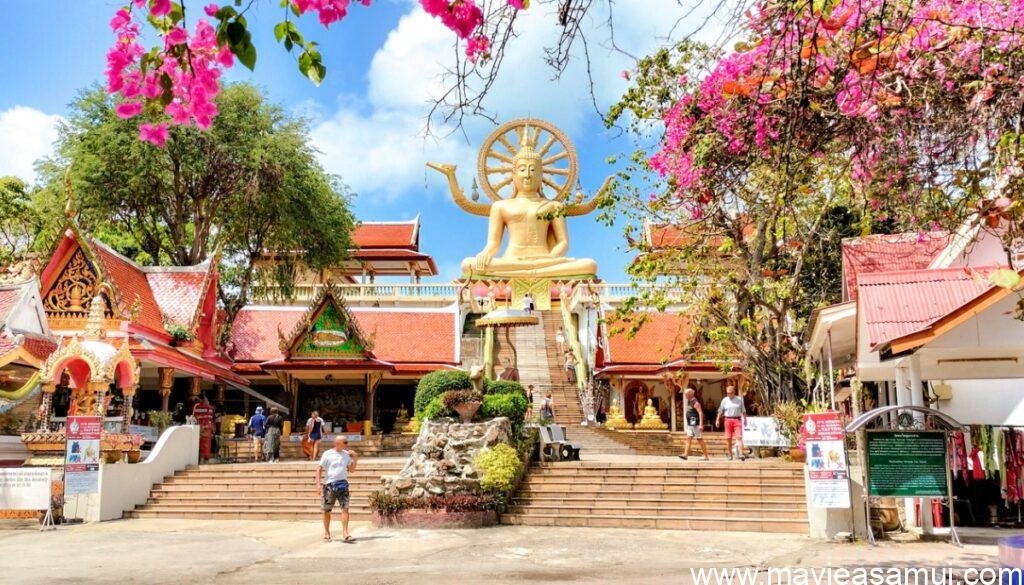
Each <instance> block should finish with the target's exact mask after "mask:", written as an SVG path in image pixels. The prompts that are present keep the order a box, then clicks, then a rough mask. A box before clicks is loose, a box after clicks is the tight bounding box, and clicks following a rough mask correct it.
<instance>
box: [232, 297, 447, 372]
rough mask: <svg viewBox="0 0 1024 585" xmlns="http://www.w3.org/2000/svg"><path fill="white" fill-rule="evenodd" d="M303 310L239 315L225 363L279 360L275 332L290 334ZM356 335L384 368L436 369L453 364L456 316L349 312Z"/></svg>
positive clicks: (253, 310) (260, 309) (248, 310)
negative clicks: (358, 333)
mask: <svg viewBox="0 0 1024 585" xmlns="http://www.w3.org/2000/svg"><path fill="white" fill-rule="evenodd" d="M307 312H308V311H307V309H306V308H305V307H284V306H248V307H245V308H243V309H242V310H241V311H239V313H238V316H237V317H236V318H235V322H234V325H233V327H232V331H231V345H232V350H231V357H232V359H234V361H235V362H236V363H238V364H239V366H240V367H237V368H236V370H237V371H245V372H247V373H248V372H249V371H250V370H252V368H251V367H250V366H247V365H246V364H245V362H248V363H250V364H251V363H253V362H256V363H262V362H268V361H272V360H280V359H283V358H284V357H285V356H284V354H283V352H282V351H281V348H280V346H279V337H278V331H279V330H280V331H282V332H290V331H294V330H295V329H296V328H297V327H298V325H299V324H300V322H301V321H302V319H303V318H304V316H305V315H306V313H307ZM348 312H349V314H351V315H352V317H353V318H354V319H355V320H356V322H357V324H358V326H359V330H360V331H362V333H363V334H364V335H365V336H366V337H367V339H368V340H369V341H370V342H371V343H372V346H373V349H372V357H373V358H374V359H377V360H380V361H384V362H388V363H390V364H396V365H401V364H406V365H412V364H415V365H417V366H422V368H423V369H425V370H429V369H437V368H438V367H444V366H447V365H452V364H456V363H458V357H457V342H458V335H457V331H456V330H457V327H458V315H457V314H456V313H455V312H454V311H444V310H420V309H405V310H402V309H375V308H356V307H349V308H348Z"/></svg>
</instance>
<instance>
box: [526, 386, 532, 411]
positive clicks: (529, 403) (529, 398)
mask: <svg viewBox="0 0 1024 585" xmlns="http://www.w3.org/2000/svg"><path fill="white" fill-rule="evenodd" d="M532 417H533V384H529V385H527V386H526V418H528V419H529V418H532Z"/></svg>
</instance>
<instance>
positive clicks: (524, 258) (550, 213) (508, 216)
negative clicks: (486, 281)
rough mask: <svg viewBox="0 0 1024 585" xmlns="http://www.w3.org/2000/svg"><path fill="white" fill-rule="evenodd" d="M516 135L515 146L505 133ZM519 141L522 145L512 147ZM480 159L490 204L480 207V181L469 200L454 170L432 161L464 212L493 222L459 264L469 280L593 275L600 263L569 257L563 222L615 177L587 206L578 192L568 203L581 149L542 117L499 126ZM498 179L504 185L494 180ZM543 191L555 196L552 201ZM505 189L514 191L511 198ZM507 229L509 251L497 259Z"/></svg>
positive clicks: (579, 211) (585, 207)
mask: <svg viewBox="0 0 1024 585" xmlns="http://www.w3.org/2000/svg"><path fill="white" fill-rule="evenodd" d="M511 133H514V134H515V136H514V140H515V142H513V141H512V140H510V139H509V137H508V136H507V135H509V134H511ZM544 137H546V140H545V141H544V143H543V145H540V141H541V139H542V138H544ZM516 143H518V147H515V146H513V144H516ZM538 145H540V146H538ZM494 161H496V163H495V164H492V162H494ZM478 162H479V164H478V167H479V174H480V179H481V185H482V186H483V188H484V191H485V193H486V194H487V195H488V197H489V198H490V199H491V201H492V202H491V203H484V204H481V203H476V202H475V200H476V198H477V197H478V196H477V194H476V193H475V188H476V185H475V183H474V194H473V198H474V201H470V200H468V199H467V198H466V196H465V194H464V193H463V191H462V189H461V188H460V187H459V185H458V181H457V179H456V178H455V166H454V165H442V164H436V163H427V166H429V167H430V168H432V169H434V170H436V171H438V172H441V173H442V174H444V175H445V176H446V177H447V178H448V185H449V189H450V190H451V193H452V198H453V199H454V200H455V203H456V204H458V205H459V207H461V208H462V209H464V210H465V211H468V212H469V213H472V214H474V215H486V216H487V217H488V222H487V243H486V244H485V245H484V248H483V250H481V251H480V253H479V254H477V255H476V256H474V257H471V258H466V259H465V260H463V261H462V272H463V274H464V275H465V276H466V277H467V278H488V277H493V278H562V279H573V278H579V279H583V278H593V277H594V275H595V274H596V273H597V263H596V262H594V261H593V260H591V259H589V258H581V259H576V258H569V257H566V253H567V252H568V250H569V233H568V229H567V226H566V220H565V218H566V217H568V216H574V215H584V214H586V213H589V212H591V211H593V209H594V208H595V207H596V206H597V202H598V201H599V199H600V197H601V196H602V195H603V194H604V192H605V190H606V189H607V188H608V186H609V184H610V178H609V180H606V181H605V184H604V186H602V188H601V190H600V191H599V192H598V194H597V196H595V197H594V198H593V199H591V200H590V201H588V202H586V203H583V194H582V192H580V191H579V190H577V194H576V197H575V201H574V202H569V195H570V191H571V190H572V186H573V183H574V182H575V181H576V179H577V177H578V164H577V160H576V152H575V150H574V149H573V147H572V143H571V142H569V139H568V137H566V136H565V135H564V134H563V133H562V132H561V131H560V130H558V129H557V128H555V127H554V126H552V125H550V124H548V123H546V122H543V121H539V120H536V121H535V120H514V121H512V122H508V123H506V124H503V125H502V126H500V127H499V128H498V129H497V130H495V131H494V132H493V133H492V134H491V136H489V137H488V139H487V140H486V141H485V143H484V146H483V147H482V148H481V150H480V155H479V159H478ZM495 175H497V177H498V178H499V179H500V180H496V179H492V177H494V176H495ZM545 188H547V189H550V190H551V191H552V196H551V197H550V198H549V197H547V196H546V195H545V193H544V190H545ZM505 189H510V190H511V192H510V193H507V194H506V193H504V192H503V190H505ZM506 231H507V232H508V246H507V247H506V248H505V252H504V253H503V254H501V255H499V254H498V252H499V250H500V248H501V241H502V238H503V237H504V235H505V232H506Z"/></svg>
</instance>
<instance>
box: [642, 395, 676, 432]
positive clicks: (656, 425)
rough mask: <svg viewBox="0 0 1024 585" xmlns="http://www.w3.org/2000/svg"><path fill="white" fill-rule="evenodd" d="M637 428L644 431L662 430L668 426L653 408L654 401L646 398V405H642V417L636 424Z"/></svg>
mask: <svg viewBox="0 0 1024 585" xmlns="http://www.w3.org/2000/svg"><path fill="white" fill-rule="evenodd" d="M636 428H637V429H642V430H645V431H663V430H665V429H667V428H668V425H667V424H665V421H663V420H661V416H659V415H658V409H656V408H654V401H653V400H651V399H650V398H648V399H647V406H645V407H644V417H643V418H642V419H640V422H639V423H637V425H636Z"/></svg>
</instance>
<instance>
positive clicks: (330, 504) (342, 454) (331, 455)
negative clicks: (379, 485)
mask: <svg viewBox="0 0 1024 585" xmlns="http://www.w3.org/2000/svg"><path fill="white" fill-rule="evenodd" d="M358 461H359V454H358V453H356V452H355V451H353V450H351V449H349V448H348V437H346V436H345V435H338V436H336V437H334V448H333V449H328V450H326V451H324V454H323V455H321V456H320V464H319V465H317V467H316V486H317V494H318V495H319V496H320V509H321V510H323V512H324V542H330V541H331V510H333V509H334V504H335V503H337V504H338V505H339V506H340V507H341V534H342V539H343V540H344V541H345V542H352V535H351V534H349V533H348V518H349V515H348V496H349V492H348V474H349V472H350V471H355V470H356V463H358Z"/></svg>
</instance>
